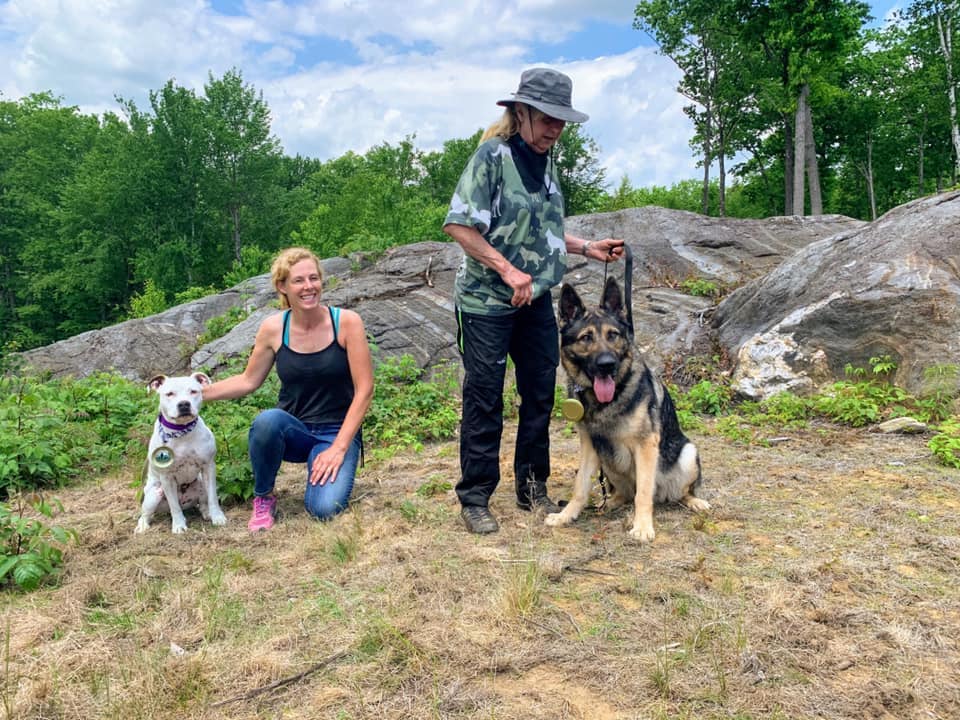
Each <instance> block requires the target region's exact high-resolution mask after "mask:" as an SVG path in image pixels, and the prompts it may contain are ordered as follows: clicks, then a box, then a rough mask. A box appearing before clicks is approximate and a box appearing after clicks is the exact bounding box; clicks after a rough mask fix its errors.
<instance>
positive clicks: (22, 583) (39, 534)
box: [0, 496, 76, 590]
mask: <svg viewBox="0 0 960 720" xmlns="http://www.w3.org/2000/svg"><path fill="white" fill-rule="evenodd" d="M53 504H55V505H56V506H57V507H58V508H59V509H61V510H62V507H60V504H59V502H58V501H56V500H54V501H53ZM27 507H32V508H33V509H34V510H35V511H36V512H37V513H38V514H40V515H41V516H43V517H47V518H50V517H53V508H52V507H51V505H50V504H49V503H47V502H45V501H44V500H43V499H42V498H41V497H39V496H29V497H28V498H27V499H20V500H19V501H18V502H17V504H16V507H15V508H11V506H10V505H9V504H8V503H3V502H0V550H2V552H3V557H2V558H0V584H9V583H13V584H15V585H16V586H17V587H19V588H20V589H22V590H34V589H36V588H37V587H39V586H40V584H41V583H43V582H44V581H46V580H48V579H52V578H55V577H56V576H57V575H58V574H59V572H60V567H61V565H62V564H63V546H64V545H66V544H67V543H69V542H71V541H73V540H76V533H75V532H74V531H73V530H64V529H63V528H60V527H56V526H49V525H46V524H44V523H43V522H42V521H41V520H39V519H38V518H35V517H27V516H26V515H25V511H26V509H27Z"/></svg>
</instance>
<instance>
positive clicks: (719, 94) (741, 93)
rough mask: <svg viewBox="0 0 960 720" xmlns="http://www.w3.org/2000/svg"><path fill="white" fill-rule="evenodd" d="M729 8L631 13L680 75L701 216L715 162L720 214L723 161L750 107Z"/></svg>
mask: <svg viewBox="0 0 960 720" xmlns="http://www.w3.org/2000/svg"><path fill="white" fill-rule="evenodd" d="M734 10H735V7H734V5H732V4H731V2H727V1H726V0H712V1H711V0H643V2H640V3H639V4H638V5H637V7H636V10H635V13H634V27H635V28H637V29H639V30H643V31H644V32H646V33H647V34H648V35H650V36H651V37H652V38H653V39H654V40H655V41H656V42H657V44H658V45H659V47H660V52H661V53H662V54H664V55H666V56H667V57H669V58H670V59H671V60H673V61H674V63H675V64H676V65H677V67H678V68H680V70H681V71H682V72H683V77H682V78H681V80H680V84H679V86H678V88H677V89H678V91H679V92H680V93H681V94H682V95H684V97H687V98H689V99H690V100H692V101H693V104H692V105H688V106H687V107H685V108H684V112H685V113H686V114H687V116H688V117H690V119H691V120H692V121H693V124H694V128H695V129H696V134H695V135H694V138H693V141H692V143H695V144H696V145H698V146H699V147H700V151H701V161H700V164H701V166H702V167H703V184H702V192H701V212H702V213H703V214H704V215H706V214H708V213H709V205H710V167H711V165H712V164H713V162H714V160H716V161H718V163H719V176H720V204H719V212H720V214H721V215H723V214H725V187H726V168H725V160H726V159H727V158H729V157H732V156H733V154H734V152H735V151H736V149H737V148H736V144H735V137H736V133H737V126H738V124H739V121H740V119H741V118H742V117H743V116H744V114H745V113H746V112H748V111H749V110H750V108H751V107H752V106H753V105H754V102H753V100H752V99H751V95H752V91H751V90H750V89H749V86H748V84H747V83H746V82H744V79H745V78H747V77H748V73H747V68H749V67H751V63H750V62H749V61H748V59H747V58H746V57H745V53H746V48H747V46H746V45H741V44H738V43H737V42H736V38H735V36H734V34H733V33H732V31H731V29H730V25H729V22H730V18H731V17H732V16H733V15H734Z"/></svg>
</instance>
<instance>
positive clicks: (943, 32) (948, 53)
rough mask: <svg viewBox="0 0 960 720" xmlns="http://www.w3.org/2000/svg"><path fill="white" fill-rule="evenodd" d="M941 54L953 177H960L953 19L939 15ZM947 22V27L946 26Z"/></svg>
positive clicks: (959, 134) (938, 32) (959, 138)
mask: <svg viewBox="0 0 960 720" xmlns="http://www.w3.org/2000/svg"><path fill="white" fill-rule="evenodd" d="M936 17H937V34H938V35H939V36H940V52H941V53H942V54H943V60H944V64H945V65H946V67H947V101H948V102H949V104H950V137H951V138H952V139H953V177H954V180H956V178H957V176H958V175H960V127H958V126H957V86H956V81H955V80H954V77H953V62H954V60H953V18H952V17H950V16H946V18H945V17H944V15H943V14H942V13H939V12H938V13H937V14H936ZM944 20H946V25H945V24H944Z"/></svg>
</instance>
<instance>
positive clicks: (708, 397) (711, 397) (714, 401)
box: [687, 380, 733, 415]
mask: <svg viewBox="0 0 960 720" xmlns="http://www.w3.org/2000/svg"><path fill="white" fill-rule="evenodd" d="M732 398H733V390H732V389H731V388H730V386H729V385H721V384H719V383H715V382H712V381H710V380H701V381H700V382H698V383H697V384H696V385H694V386H693V387H692V388H690V389H689V390H688V391H687V400H688V401H689V402H690V403H691V407H692V409H693V410H694V412H699V413H706V414H708V415H719V414H720V413H722V412H723V411H724V410H726V409H727V407H728V406H729V405H730V401H731V399H732Z"/></svg>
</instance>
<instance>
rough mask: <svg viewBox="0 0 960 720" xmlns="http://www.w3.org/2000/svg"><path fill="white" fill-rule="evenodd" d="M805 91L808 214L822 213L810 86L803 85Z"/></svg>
mask: <svg viewBox="0 0 960 720" xmlns="http://www.w3.org/2000/svg"><path fill="white" fill-rule="evenodd" d="M803 87H804V89H805V90H806V92H807V102H806V103H805V106H806V118H805V119H804V130H805V131H806V135H805V138H804V140H805V142H804V152H805V153H806V155H807V183H808V184H809V185H810V214H811V215H823V196H822V195H821V194H820V169H819V167H818V166H817V148H816V145H815V144H814V140H813V114H812V112H811V110H810V100H809V95H810V86H809V85H804V86H803Z"/></svg>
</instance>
